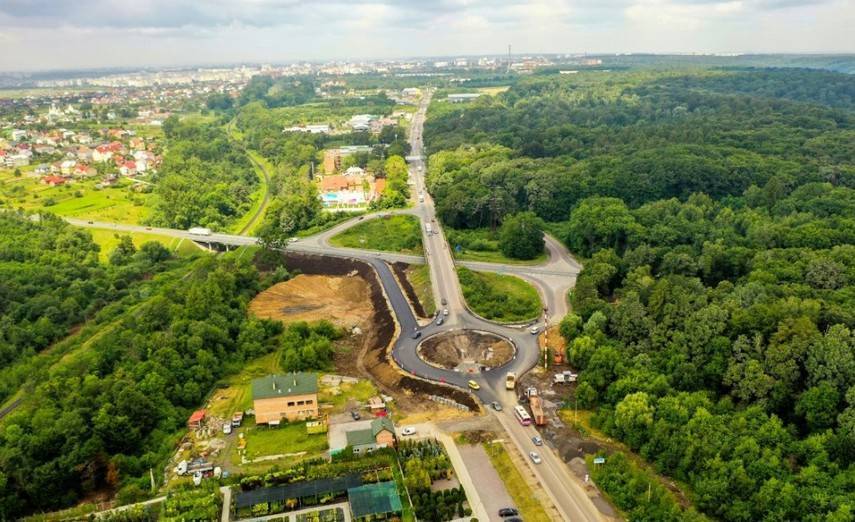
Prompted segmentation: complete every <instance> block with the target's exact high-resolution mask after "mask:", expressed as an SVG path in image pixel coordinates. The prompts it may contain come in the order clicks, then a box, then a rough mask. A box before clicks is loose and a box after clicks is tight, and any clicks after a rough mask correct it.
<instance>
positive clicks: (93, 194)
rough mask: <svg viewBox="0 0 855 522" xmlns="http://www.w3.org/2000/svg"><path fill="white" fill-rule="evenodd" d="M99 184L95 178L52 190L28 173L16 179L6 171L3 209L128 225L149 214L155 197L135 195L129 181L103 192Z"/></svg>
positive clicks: (1, 181)
mask: <svg viewBox="0 0 855 522" xmlns="http://www.w3.org/2000/svg"><path fill="white" fill-rule="evenodd" d="M96 184H97V181H96V180H94V179H93V180H87V181H75V182H72V183H70V184H67V185H62V186H59V187H49V186H47V185H43V184H42V183H41V182H40V178H39V177H35V176H33V175H32V174H29V173H28V171H24V174H23V175H22V176H20V177H16V176H15V175H14V173H13V172H12V171H9V170H4V171H0V206H5V207H9V208H22V209H24V210H46V211H49V212H52V213H54V214H56V215H58V216H63V217H75V218H80V219H91V220H95V221H106V222H112V223H127V224H139V223H141V222H142V221H143V220H144V219H145V218H147V217H148V216H149V215H150V213H151V209H150V208H149V206H148V204H149V203H150V198H152V195H151V194H142V193H137V192H133V191H132V190H131V188H130V187H131V185H132V184H133V183H131V182H130V181H127V180H120V182H119V183H118V184H117V185H115V186H113V187H106V188H102V189H97V188H95V185H96Z"/></svg>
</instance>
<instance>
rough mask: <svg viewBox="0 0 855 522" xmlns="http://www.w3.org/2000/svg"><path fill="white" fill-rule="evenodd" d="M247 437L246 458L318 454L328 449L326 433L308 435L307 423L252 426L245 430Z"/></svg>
mask: <svg viewBox="0 0 855 522" xmlns="http://www.w3.org/2000/svg"><path fill="white" fill-rule="evenodd" d="M243 433H244V436H245V437H246V456H247V458H248V459H250V460H252V459H257V458H258V457H265V456H271V455H285V454H288V453H301V452H306V453H311V454H318V453H321V452H323V451H325V450H326V449H327V436H326V434H325V433H319V434H314V435H310V434H308V433H306V423H305V422H292V423H288V424H283V425H282V426H278V427H267V426H251V425H250V424H248V425H247V428H246V429H244V430H243Z"/></svg>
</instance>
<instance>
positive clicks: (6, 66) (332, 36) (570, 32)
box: [0, 0, 855, 71]
mask: <svg viewBox="0 0 855 522" xmlns="http://www.w3.org/2000/svg"><path fill="white" fill-rule="evenodd" d="M343 13H346V14H347V16H342V14H343ZM853 23H855V6H853V5H852V4H850V3H848V2H846V1H841V0H805V1H800V0H757V1H749V0H745V1H738V0H737V1H715V0H710V1H707V0H609V1H606V2H594V1H592V0H569V1H562V0H555V1H551V0H541V1H538V2H502V1H494V0H475V1H443V0H437V1H431V2H419V3H418V4H415V3H412V2H402V1H395V0H386V1H356V2H340V1H335V0H333V1H324V2H316V3H313V4H311V5H310V4H309V3H308V2H304V1H302V0H292V1H274V0H243V1H238V2H230V3H224V2H218V1H215V2H205V3H202V4H199V5H197V4H195V3H192V2H185V1H177V2H165V1H163V0H146V1H138V2H134V3H133V5H132V6H130V7H128V6H126V5H122V4H120V3H117V2H113V1H112V0H84V1H82V2H79V3H76V4H75V5H74V6H69V5H62V4H57V3H54V2H47V1H38V2H25V1H22V0H2V1H0V45H2V47H3V49H4V52H3V55H2V57H0V70H2V71H34V70H53V69H87V68H101V67H130V68H133V67H169V66H190V65H215V64H226V63H261V62H273V63H283V62H289V61H295V60H313V61H325V60H333V59H341V60H366V59H372V60H376V59H399V58H404V57H429V56H452V55H491V54H497V55H498V54H503V53H504V52H505V50H506V46H507V44H508V43H512V44H513V46H514V50H515V54H516V53H520V54H540V53H589V54H611V53H628V52H637V53H642V52H649V53H660V54H669V53H710V54H712V53H847V52H853V51H855V47H853V41H852V38H851V37H850V36H849V34H848V33H849V28H851V27H852V24H853Z"/></svg>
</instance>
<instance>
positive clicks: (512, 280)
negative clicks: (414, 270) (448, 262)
mask: <svg viewBox="0 0 855 522" xmlns="http://www.w3.org/2000/svg"><path fill="white" fill-rule="evenodd" d="M457 275H458V278H459V279H460V287H461V289H462V290H463V297H464V299H466V303H467V304H468V305H469V307H470V308H472V310H473V311H474V312H475V313H476V314H478V315H480V316H482V317H484V318H486V319H489V320H491V321H497V322H500V323H523V322H527V321H532V320H534V319H537V317H539V316H540V313H541V310H542V305H541V303H540V297H539V296H538V295H537V290H536V289H535V288H534V287H533V286H531V285H530V284H528V283H527V282H525V281H523V280H522V279H520V278H518V277H515V276H511V275H504V274H494V273H490V272H475V271H473V270H469V269H468V268H465V267H459V268H458V269H457Z"/></svg>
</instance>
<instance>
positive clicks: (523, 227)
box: [499, 212, 545, 259]
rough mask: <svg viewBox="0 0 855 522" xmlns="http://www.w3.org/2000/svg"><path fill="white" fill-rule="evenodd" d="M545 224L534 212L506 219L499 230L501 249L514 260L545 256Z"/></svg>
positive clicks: (521, 213)
mask: <svg viewBox="0 0 855 522" xmlns="http://www.w3.org/2000/svg"><path fill="white" fill-rule="evenodd" d="M544 246H545V243H544V240H543V222H542V220H541V219H540V218H539V217H537V216H536V215H535V214H534V212H520V213H518V214H514V215H511V216H508V217H507V218H505V220H504V222H503V223H502V227H501V228H500V229H499V248H500V249H501V251H502V253H503V254H505V255H506V256H508V257H512V258H514V259H534V258H536V257H537V256H539V255H541V254H543V249H544Z"/></svg>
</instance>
